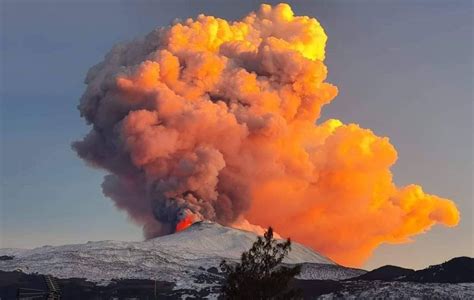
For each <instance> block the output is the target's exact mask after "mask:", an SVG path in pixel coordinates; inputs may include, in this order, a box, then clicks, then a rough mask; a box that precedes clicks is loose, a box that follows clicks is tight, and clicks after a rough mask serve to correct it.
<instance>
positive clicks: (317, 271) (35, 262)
mask: <svg viewBox="0 0 474 300" xmlns="http://www.w3.org/2000/svg"><path fill="white" fill-rule="evenodd" d="M256 237H257V236H256V235H255V234H254V233H252V232H247V231H243V230H238V229H234V228H229V227H224V226H221V225H219V224H216V223H210V222H200V223H195V224H193V225H192V226H190V227H189V228H187V229H186V230H184V231H181V232H178V233H175V234H171V235H167V236H162V237H158V238H155V239H152V240H148V241H144V242H118V241H99V242H88V243H86V244H76V245H64V246H44V247H39V248H35V249H31V250H15V249H5V251H3V250H2V249H0V255H9V256H14V258H13V259H11V260H4V261H0V270H3V271H14V270H17V269H20V270H22V271H24V272H26V273H34V272H36V273H38V274H51V275H53V276H55V277H58V278H72V277H76V278H86V279H88V280H90V281H95V282H103V281H111V280H112V279H120V278H127V279H156V280H162V281H166V282H174V283H176V285H177V287H189V288H199V287H202V286H209V285H213V284H215V283H216V282H218V281H219V280H220V279H221V277H222V276H221V274H219V273H218V272H216V267H218V266H219V263H220V262H221V260H222V259H227V260H238V259H240V255H241V253H242V252H243V251H246V250H248V249H249V248H250V247H251V245H252V243H253V242H254V241H255V240H256ZM284 262H285V263H288V264H300V263H310V264H315V265H314V266H313V267H312V268H313V269H314V270H309V271H307V272H305V273H307V274H311V278H312V279H319V278H328V277H329V279H330V278H331V276H332V275H331V274H336V275H337V277H338V278H347V277H351V276H355V275H358V274H353V272H352V271H351V273H350V274H351V275H348V274H344V272H345V270H346V268H344V267H342V266H338V265H336V264H335V263H334V262H332V261H331V260H329V259H328V258H326V257H324V256H322V255H320V254H318V253H316V252H314V251H313V250H311V249H309V248H306V247H305V246H303V245H301V244H298V243H293V244H292V250H291V251H290V253H289V256H288V258H287V259H286V260H285V261H284ZM326 265H331V266H334V268H331V270H328V269H327V268H324V267H323V266H326ZM306 268H311V267H305V270H307V269H306ZM326 273H327V274H326ZM336 275H334V276H336ZM302 279H304V277H303V278H302Z"/></svg>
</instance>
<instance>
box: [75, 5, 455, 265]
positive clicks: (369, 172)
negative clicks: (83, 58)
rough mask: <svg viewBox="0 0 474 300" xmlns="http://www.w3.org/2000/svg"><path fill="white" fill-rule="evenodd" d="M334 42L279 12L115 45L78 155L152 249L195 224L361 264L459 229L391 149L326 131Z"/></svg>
mask: <svg viewBox="0 0 474 300" xmlns="http://www.w3.org/2000/svg"><path fill="white" fill-rule="evenodd" d="M326 39H327V37H326V34H325V32H324V30H323V28H322V27H321V25H320V24H319V23H318V21H317V20H315V19H313V18H309V17H299V16H294V15H293V12H292V10H291V8H290V6H288V5H286V4H279V5H277V6H274V7H271V6H269V5H262V6H261V7H260V9H259V10H258V11H257V12H254V13H250V14H249V15H248V16H247V17H245V18H243V19H242V20H241V21H237V22H228V21H226V20H223V19H219V18H215V17H211V16H204V15H199V16H198V17H197V19H195V20H193V19H188V20H186V21H184V22H181V23H176V24H174V25H172V26H169V27H164V28H158V29H156V30H154V31H152V32H151V33H149V34H148V35H147V36H146V37H145V38H143V39H139V40H136V41H133V42H131V43H128V44H121V45H117V46H115V47H114V48H113V49H112V50H111V51H110V52H109V53H108V54H107V55H106V57H105V59H104V61H102V62H101V63H99V64H97V65H96V66H94V67H92V68H91V69H90V71H89V73H88V74H87V77H86V80H85V83H86V84H87V90H86V91H85V93H84V95H83V96H82V98H81V101H80V105H79V110H80V112H81V116H82V117H83V118H84V119H85V120H86V121H87V123H88V124H90V125H91V127H92V128H91V131H90V133H89V134H88V135H87V136H86V137H85V138H84V139H83V140H82V141H78V142H75V143H74V144H73V148H74V149H75V151H76V152H77V153H78V154H79V156H80V157H81V158H82V159H84V160H85V161H87V162H88V163H90V164H91V165H92V166H94V167H97V168H101V169H105V170H107V172H108V173H109V175H107V176H105V178H104V182H103V184H102V189H103V192H104V194H105V195H106V196H108V197H110V198H111V199H112V200H113V201H114V202H115V204H116V206H117V207H118V208H119V209H122V210H125V211H126V212H127V213H128V215H129V216H130V218H131V219H132V220H133V221H134V222H135V223H137V224H139V225H141V226H143V230H144V235H145V237H146V238H152V237H155V236H158V235H164V234H169V233H172V232H175V231H176V230H181V229H183V228H185V227H186V226H188V225H189V224H191V223H192V222H195V221H198V220H212V221H216V222H219V223H221V224H224V225H232V224H234V223H235V224H244V225H240V226H245V227H246V228H250V227H251V226H252V225H251V224H250V223H252V224H257V225H260V226H263V227H265V226H268V225H272V226H273V227H274V228H275V230H276V231H278V232H279V233H280V234H282V235H283V236H291V237H292V238H293V239H294V240H296V241H299V242H302V243H305V244H307V245H310V246H312V247H313V248H314V249H316V250H318V251H321V252H322V253H324V254H326V255H328V256H329V257H330V258H332V259H334V260H335V261H337V262H339V263H343V264H348V265H358V264H360V263H362V262H363V261H364V260H365V259H367V258H368V257H369V256H370V254H371V252H372V251H373V250H374V249H375V248H376V247H377V246H379V245H380V244H382V243H403V242H406V241H408V240H409V238H410V237H411V236H414V235H416V234H419V233H423V232H425V231H426V230H428V229H429V228H430V227H431V226H432V225H434V224H436V223H441V224H444V225H447V226H455V225H456V224H457V223H458V222H459V212H458V210H457V208H456V206H455V205H454V203H453V202H452V201H450V200H448V199H443V198H440V197H438V196H434V195H429V194H426V193H425V192H424V191H423V190H422V188H421V187H420V186H417V185H408V186H406V187H400V188H397V187H396V186H395V184H394V183H393V182H392V174H391V172H390V167H391V166H392V165H393V164H394V163H395V161H396V159H397V152H396V150H395V149H394V147H393V146H392V145H391V144H390V142H389V140H388V138H386V137H378V136H376V135H374V133H373V132H372V131H370V130H368V129H363V128H361V127H360V126H359V125H357V124H347V125H345V124H343V123H342V122H341V121H339V120H334V119H333V120H328V121H326V122H324V123H322V124H316V123H315V122H316V121H317V120H318V118H319V116H320V111H321V109H322V107H323V106H324V105H325V104H328V103H329V102H330V101H331V100H332V99H333V98H334V97H335V96H336V94H337V88H336V87H335V86H333V85H331V84H329V83H326V82H325V79H326V75H327V69H326V66H325V65H324V63H323V61H324V55H325V53H324V48H325V43H326ZM247 220H248V221H250V223H249V222H248V221H247ZM236 226H239V225H236ZM257 227H258V226H257Z"/></svg>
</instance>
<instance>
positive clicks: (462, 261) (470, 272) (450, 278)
mask: <svg viewBox="0 0 474 300" xmlns="http://www.w3.org/2000/svg"><path fill="white" fill-rule="evenodd" d="M401 280H403V281H413V282H440V283H443V282H445V283H461V282H474V258H471V257H466V256H462V257H456V258H453V259H451V260H449V261H447V262H445V263H442V264H439V265H433V266H429V267H428V268H426V269H423V270H419V271H416V272H414V273H411V274H409V275H407V276H405V277H404V278H403V279H401Z"/></svg>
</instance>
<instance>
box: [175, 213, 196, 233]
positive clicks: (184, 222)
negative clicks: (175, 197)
mask: <svg viewBox="0 0 474 300" xmlns="http://www.w3.org/2000/svg"><path fill="white" fill-rule="evenodd" d="M192 224H193V220H192V218H191V216H186V217H185V218H184V219H182V220H181V221H179V223H178V224H177V225H176V232H179V231H183V230H185V229H186V228H188V227H189V226H191V225H192Z"/></svg>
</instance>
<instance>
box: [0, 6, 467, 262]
mask: <svg viewBox="0 0 474 300" xmlns="http://www.w3.org/2000/svg"><path fill="white" fill-rule="evenodd" d="M132 2H133V4H131V2H130V1H112V0H110V1H109V0H102V1H86V0H83V1H79V0H76V1H73V0H69V1H46V0H44V1H42V0H36V1H35V0H30V1H22V0H17V1H13V0H11V1H10V0H0V3H1V10H0V11H1V15H0V19H1V48H0V51H1V55H2V57H1V66H0V69H1V79H0V82H1V86H0V89H1V144H0V146H1V147H0V151H1V159H0V163H1V195H0V196H1V210H0V218H1V221H0V222H1V223H0V225H1V226H0V230H1V232H0V234H1V236H0V247H33V246H40V245H44V244H65V243H79V242H85V241H88V240H103V239H116V240H140V239H141V230H140V229H139V228H137V227H135V226H134V225H133V224H130V223H129V222H128V221H127V218H126V216H125V215H124V214H123V213H121V212H119V211H117V210H115V209H114V207H113V205H112V202H111V201H110V200H109V199H107V198H105V197H104V196H103V195H102V193H101V189H100V183H101V182H102V176H103V173H102V172H101V171H98V170H94V169H91V168H89V167H88V166H86V165H85V164H84V162H83V161H81V160H80V159H78V158H77V157H76V155H75V154H74V153H73V152H72V151H71V149H70V143H71V142H72V141H73V140H75V139H78V138H80V137H81V136H83V135H84V134H85V133H86V132H87V128H86V126H85V125H84V122H83V120H82V119H80V118H79V113H78V111H77V110H76V105H77V103H78V99H79V97H80V95H81V93H82V92H83V89H84V85H83V79H84V76H85V74H86V72H87V70H88V68H89V67H90V66H92V65H93V64H95V63H97V62H98V61H100V60H101V58H102V57H103V55H104V54H105V53H106V52H107V51H108V50H109V49H110V48H111V47H112V46H113V45H114V44H115V43H117V42H119V41H126V40H131V39H133V38H135V37H137V36H141V35H144V34H146V33H148V32H149V31H151V30H152V29H153V28H154V27H157V26H161V25H167V24H168V23H169V22H170V21H171V20H173V19H174V18H176V17H179V18H186V17H190V16H196V15H197V14H199V13H205V14H210V15H216V16H219V17H223V18H227V19H237V18H239V17H241V16H243V15H245V14H246V13H248V12H249V11H250V10H254V9H256V8H257V7H258V5H259V3H260V2H259V1H241V0H240V1H176V0H174V1H171V0H170V1H151V0H148V1H145V0H143V1H132ZM267 3H272V1H267ZM288 3H290V4H291V5H292V7H293V9H294V11H295V13H296V14H299V15H310V16H314V17H316V18H317V19H318V20H319V21H320V22H321V23H322V25H323V26H324V28H325V29H326V33H327V34H328V36H329V40H328V45H327V59H326V63H327V65H328V68H329V74H330V75H329V80H330V82H333V83H335V84H336V85H338V87H339V89H340V94H339V96H338V97H337V98H336V100H335V101H334V102H333V103H332V104H331V105H330V106H328V107H327V108H326V109H325V111H324V118H331V117H335V118H339V119H341V120H343V121H344V122H346V123H347V122H357V123H359V124H361V126H363V127H366V128H371V129H372V130H374V131H375V133H377V134H378V135H383V136H389V137H390V139H391V141H392V143H393V144H394V145H395V146H396V148H397V150H398V153H399V161H398V162H397V164H396V166H395V167H394V168H393V171H394V175H395V182H396V183H397V184H399V185H404V184H408V183H418V184H421V185H422V186H423V187H424V189H425V190H426V191H427V192H429V193H433V194H438V195H440V196H443V197H447V198H451V199H454V200H455V201H456V203H457V205H458V207H459V209H460V211H461V214H462V219H461V223H460V225H459V226H458V227H457V228H454V229H447V228H443V227H435V228H434V229H433V230H431V231H430V232H429V233H427V234H425V235H420V236H418V237H416V238H415V242H414V243H410V244H405V245H396V246H393V245H385V246H382V247H381V248H379V249H378V250H377V251H376V252H375V254H374V256H373V257H372V258H371V259H370V260H369V262H368V263H367V264H366V265H365V267H366V268H373V267H375V266H379V265H382V264H397V265H401V266H407V267H415V268H420V267H424V266H426V265H429V264H433V263H438V262H441V261H443V260H446V259H448V258H451V257H454V256H459V255H470V256H474V245H473V222H472V217H473V204H472V202H473V194H472V183H473V180H472V179H473V178H472V177H473V174H472V170H473V130H472V129H473V128H472V118H473V102H472V101H473V89H472V82H473V54H472V52H473V29H472V28H473V7H472V1H470V0H466V1H436V0H434V1H433V0H423V1H422V0H414V1H408V0H406V1H375V0H373V1H368V0H367V1H349V0H347V1H337V0H336V1H334V0H331V1H329V0H327V1H317V0H313V1H288Z"/></svg>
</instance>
